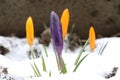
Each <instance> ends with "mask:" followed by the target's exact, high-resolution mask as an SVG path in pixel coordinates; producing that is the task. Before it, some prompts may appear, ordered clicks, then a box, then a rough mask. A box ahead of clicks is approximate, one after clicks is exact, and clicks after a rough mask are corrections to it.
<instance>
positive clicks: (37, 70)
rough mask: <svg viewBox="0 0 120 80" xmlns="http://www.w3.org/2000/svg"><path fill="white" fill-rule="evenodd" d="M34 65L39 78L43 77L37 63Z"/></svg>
mask: <svg viewBox="0 0 120 80" xmlns="http://www.w3.org/2000/svg"><path fill="white" fill-rule="evenodd" d="M33 63H34V67H35V69H36V72H37V73H38V76H39V77H40V76H41V74H40V71H39V69H38V67H37V65H36V63H35V62H33Z"/></svg>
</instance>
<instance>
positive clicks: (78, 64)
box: [73, 54, 88, 72]
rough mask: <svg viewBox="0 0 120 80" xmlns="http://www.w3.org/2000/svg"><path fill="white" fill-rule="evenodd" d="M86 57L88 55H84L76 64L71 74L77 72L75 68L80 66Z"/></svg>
mask: <svg viewBox="0 0 120 80" xmlns="http://www.w3.org/2000/svg"><path fill="white" fill-rule="evenodd" d="M87 56H88V54H86V55H85V56H84V57H83V58H82V59H81V60H80V61H79V62H78V63H77V65H76V66H75V68H74V70H73V72H75V71H76V70H77V68H78V67H79V66H80V64H81V63H82V61H83V60H84V59H85V58H86V57H87Z"/></svg>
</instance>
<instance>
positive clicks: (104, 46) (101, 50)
mask: <svg viewBox="0 0 120 80" xmlns="http://www.w3.org/2000/svg"><path fill="white" fill-rule="evenodd" d="M107 44H108V41H107V42H106V43H105V45H104V44H103V45H102V46H101V48H100V50H99V52H98V55H102V53H103V51H104V50H105V48H106V46H107Z"/></svg>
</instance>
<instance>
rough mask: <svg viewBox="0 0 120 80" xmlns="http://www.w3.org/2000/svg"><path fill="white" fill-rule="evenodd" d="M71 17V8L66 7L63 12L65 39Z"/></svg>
mask: <svg viewBox="0 0 120 80" xmlns="http://www.w3.org/2000/svg"><path fill="white" fill-rule="evenodd" d="M69 18H70V16H69V10H68V9H65V10H64V11H63V13H62V16H61V24H62V34H63V39H64V38H65V36H66V34H67V31H68V24H69Z"/></svg>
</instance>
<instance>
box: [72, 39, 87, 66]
mask: <svg viewBox="0 0 120 80" xmlns="http://www.w3.org/2000/svg"><path fill="white" fill-rule="evenodd" d="M88 42H89V39H88V40H87V41H86V43H85V44H84V46H83V47H82V49H81V50H80V53H79V55H78V57H77V58H76V61H75V63H74V64H75V65H76V64H77V63H78V61H79V59H80V57H81V55H82V53H83V51H84V49H85V47H86V46H87V44H88Z"/></svg>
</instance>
